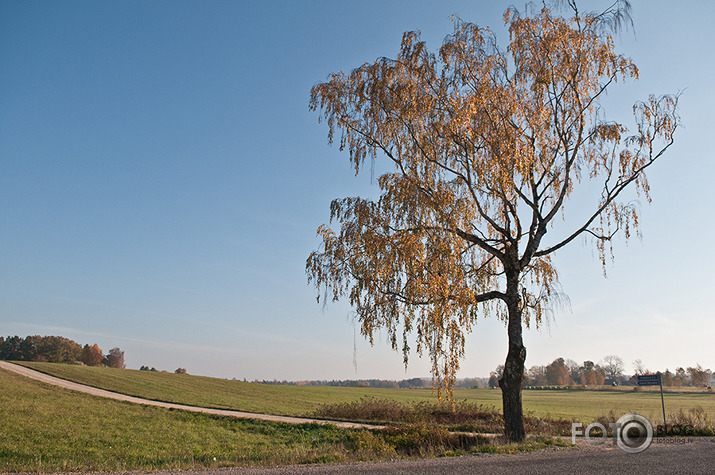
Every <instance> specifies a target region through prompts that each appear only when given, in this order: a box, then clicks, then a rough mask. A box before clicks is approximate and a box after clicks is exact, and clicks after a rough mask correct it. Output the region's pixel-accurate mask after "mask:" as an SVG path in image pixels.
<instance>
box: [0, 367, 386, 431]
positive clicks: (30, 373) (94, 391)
mask: <svg viewBox="0 0 715 475" xmlns="http://www.w3.org/2000/svg"><path fill="white" fill-rule="evenodd" d="M0 368H2V369H5V370H7V371H12V372H14V373H18V374H21V375H23V376H26V377H28V378H32V379H35V380H37V381H41V382H43V383H47V384H52V385H53V386H59V387H61V388H65V389H70V390H72V391H78V392H81V393H86V394H91V395H93V396H99V397H104V398H108V399H114V400H117V401H125V402H131V403H134V404H142V405H144V406H157V407H164V408H167V409H179V410H182V411H190V412H201V413H204V414H216V415H220V416H230V417H239V418H242V419H260V420H264V421H273V422H287V423H289V424H306V423H311V422H315V423H318V424H333V425H335V426H337V427H343V428H348V429H360V428H366V429H379V428H381V427H382V426H375V425H369V424H358V423H354V422H339V421H325V420H320V419H305V418H301V417H288V416H274V415H270V414H256V413H252V412H241V411H231V410H226V409H211V408H206V407H196V406H187V405H184V404H174V403H169V402H161V401H153V400H151V399H144V398H140V397H134V396H127V395H126V394H120V393H115V392H112V391H106V390H104V389H98V388H94V387H91V386H85V385H84V384H79V383H74V382H72V381H67V380H65V379H60V378H55V377H54V376H50V375H48V374H45V373H40V372H39V371H35V370H32V369H30V368H26V367H24V366H20V365H16V364H12V363H9V362H7V361H0Z"/></svg>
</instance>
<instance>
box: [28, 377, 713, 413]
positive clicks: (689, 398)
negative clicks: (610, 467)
mask: <svg viewBox="0 0 715 475" xmlns="http://www.w3.org/2000/svg"><path fill="white" fill-rule="evenodd" d="M23 364H24V365H25V366H28V367H31V368H34V369H37V370H39V371H42V372H45V373H48V374H51V375H53V376H57V377H60V378H64V379H69V380H71V381H75V382H79V383H84V384H88V385H90V386H96V387H99V388H102V389H107V390H111V391H116V392H120V393H125V394H130V395H133V396H140V397H145V398H149V399H155V400H160V401H167V402H176V403H183V404H189V405H194V406H205V407H215V408H221V409H236V410H241V411H249V412H259V413H266V414H279V415H293V416H306V415H310V414H312V413H313V412H314V411H315V410H316V409H317V408H318V407H319V406H320V405H322V404H334V403H342V402H353V401H357V400H359V399H361V398H364V397H372V398H378V399H390V400H395V401H398V402H403V403H409V402H413V401H434V400H435V399H436V397H435V396H434V395H433V394H432V392H431V391H430V390H428V389H377V388H338V387H326V386H273V385H265V384H256V383H244V382H240V381H229V380H223V379H216V378H207V377H201V376H192V375H177V374H173V373H157V372H149V371H136V370H120V369H111V368H97V367H86V366H73V365H60V364H52V363H23ZM454 396H455V399H456V400H466V401H468V402H471V403H476V404H483V405H486V406H494V407H495V408H497V409H500V408H501V392H500V391H499V390H497V389H457V390H455V391H454ZM523 401H524V410H525V412H527V413H529V414H531V415H534V416H537V417H551V418H556V419H568V420H575V421H578V422H583V423H588V422H592V421H594V420H596V419H597V418H599V417H603V416H606V415H608V414H610V413H611V411H612V412H613V413H615V414H617V415H622V414H626V413H630V412H637V413H639V414H643V415H644V416H646V417H649V418H650V419H651V420H652V421H653V422H655V423H660V422H661V420H662V409H661V402H660V394H659V393H657V392H652V391H647V392H634V391H632V390H631V391H623V390H614V391H588V390H567V391H553V390H527V391H524V392H523ZM665 404H666V412H667V413H669V414H670V413H677V412H679V411H680V410H684V411H688V410H689V409H692V408H695V407H701V408H702V409H703V410H704V412H705V414H707V416H708V417H709V419H710V420H715V393H712V392H710V393H707V392H699V393H694V392H688V393H668V394H666V395H665Z"/></svg>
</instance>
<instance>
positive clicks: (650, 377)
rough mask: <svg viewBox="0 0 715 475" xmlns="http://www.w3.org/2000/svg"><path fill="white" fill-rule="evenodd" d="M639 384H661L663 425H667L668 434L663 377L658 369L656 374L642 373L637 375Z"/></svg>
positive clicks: (666, 431) (666, 426)
mask: <svg viewBox="0 0 715 475" xmlns="http://www.w3.org/2000/svg"><path fill="white" fill-rule="evenodd" d="M637 379H638V386H655V385H656V384H657V385H659V386H660V404H661V406H662V407H663V427H665V433H666V434H668V422H667V421H666V420H665V400H664V399H663V379H662V376H661V374H660V371H658V372H657V373H656V374H641V375H640V376H637Z"/></svg>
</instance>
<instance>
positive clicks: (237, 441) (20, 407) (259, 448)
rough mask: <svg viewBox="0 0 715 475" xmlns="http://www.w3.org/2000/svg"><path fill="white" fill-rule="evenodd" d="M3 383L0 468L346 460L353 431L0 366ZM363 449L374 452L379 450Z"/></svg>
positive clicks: (157, 466) (165, 466)
mask: <svg viewBox="0 0 715 475" xmlns="http://www.w3.org/2000/svg"><path fill="white" fill-rule="evenodd" d="M0 387H2V391H0V472H13V471H27V470H30V471H57V470H63V471H65V470H67V471H75V470H82V471H88V470H128V469H176V468H204V467H221V466H233V465H246V466H250V465H279V464H287V463H309V462H320V461H333V460H350V458H351V457H350V456H349V451H348V450H347V449H346V447H345V443H344V441H345V440H348V439H349V438H350V437H351V435H354V434H357V433H358V432H356V431H345V430H339V429H336V428H334V427H332V426H331V427H326V426H319V425H315V424H302V425H291V424H277V423H269V422H262V421H254V420H246V419H235V418H226V417H216V416H209V415H204V414H195V413H190V412H184V411H171V410H167V409H161V408H155V407H146V406H139V405H133V404H128V403H122V402H117V401H111V400H108V399H103V398H97V397H93V396H89V395H86V394H81V393H76V392H72V391H68V390H64V389H61V388H56V387H52V386H49V385H45V384H43V383H39V382H37V381H33V380H31V379H28V378H25V377H23V376H20V375H17V374H14V373H10V372H7V371H4V370H0ZM361 455H362V456H363V457H365V458H368V459H370V458H379V451H378V453H373V454H364V453H363V454H361Z"/></svg>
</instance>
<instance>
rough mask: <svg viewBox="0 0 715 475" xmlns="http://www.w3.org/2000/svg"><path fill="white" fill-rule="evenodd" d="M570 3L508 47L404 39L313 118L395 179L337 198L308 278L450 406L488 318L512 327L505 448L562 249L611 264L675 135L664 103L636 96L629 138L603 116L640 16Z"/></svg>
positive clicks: (620, 7)
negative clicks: (620, 34) (429, 374)
mask: <svg viewBox="0 0 715 475" xmlns="http://www.w3.org/2000/svg"><path fill="white" fill-rule="evenodd" d="M565 5H566V7H567V8H565V11H566V13H565V14H560V13H559V12H558V11H557V8H556V7H557V6H558V5H557V6H556V7H554V9H553V11H552V9H550V8H549V6H548V5H544V6H543V7H542V8H540V9H539V8H531V9H529V10H528V11H527V12H525V13H519V12H518V11H517V10H515V9H514V8H511V9H509V10H507V11H506V12H505V14H504V22H505V25H506V26H507V27H508V30H509V44H508V46H507V47H506V49H503V48H501V47H500V46H499V45H498V44H497V41H496V38H495V36H494V34H493V33H492V32H491V31H490V30H489V29H487V28H482V27H479V26H477V25H475V24H472V23H468V22H465V21H462V20H460V19H455V21H454V25H455V29H454V33H453V34H452V35H450V36H448V37H447V38H446V39H445V41H444V44H443V45H442V47H441V48H440V49H439V51H438V53H433V52H430V51H429V50H428V49H427V47H426V45H425V43H424V42H423V41H421V39H420V36H419V33H416V32H408V33H405V34H404V36H403V39H402V44H401V47H400V51H399V53H398V55H397V57H396V58H395V59H387V58H380V59H378V60H376V61H375V62H374V63H366V64H363V65H362V66H360V67H358V68H357V69H355V70H353V71H352V72H350V73H348V74H345V73H337V74H332V75H330V76H329V77H328V79H327V81H326V82H323V83H319V84H317V85H315V86H314V87H313V88H312V90H311V100H310V107H311V108H312V109H314V110H319V111H320V112H321V120H324V121H325V122H327V126H328V140H329V142H332V141H333V140H334V138H335V137H336V134H337V137H338V140H339V144H340V149H341V150H344V149H347V151H348V152H349V158H350V161H351V163H352V165H353V166H354V168H355V172H356V173H358V172H359V171H360V170H361V169H362V168H363V165H364V164H365V161H366V160H374V159H387V160H389V161H391V162H392V164H393V165H394V169H393V171H392V172H389V173H385V174H383V175H381V176H379V177H378V179H377V183H378V185H379V187H380V190H381V195H380V197H379V199H377V200H369V199H362V198H359V197H354V198H344V199H336V200H334V201H333V202H332V203H331V205H330V219H331V223H335V224H337V225H338V226H337V227H334V228H331V227H330V226H327V225H323V226H320V227H319V228H318V234H319V236H320V237H321V238H322V245H321V248H320V249H319V250H318V251H315V252H313V253H312V254H311V255H310V256H309V258H308V260H307V263H306V271H307V274H308V278H309V280H310V281H311V282H312V283H314V284H315V286H316V287H317V288H318V291H319V295H320V294H323V298H328V299H332V300H338V299H340V298H341V297H347V298H348V300H349V302H350V304H351V305H352V306H353V307H354V309H355V311H356V314H357V318H358V320H359V322H360V325H361V332H362V334H363V335H364V336H365V337H366V338H367V339H368V340H369V341H370V343H373V339H374V336H375V334H376V332H378V331H380V330H381V329H382V330H386V331H387V334H388V335H389V338H390V341H391V344H392V346H393V348H395V349H396V350H399V349H401V350H402V352H403V354H404V359H405V364H407V358H408V354H409V352H410V350H411V348H410V345H414V344H415V342H416V348H415V349H416V351H417V352H418V354H420V355H422V354H424V353H426V354H428V355H429V357H430V359H431V362H432V371H433V375H434V376H435V378H436V385H437V388H438V389H439V390H440V392H441V393H442V391H443V390H445V389H446V390H447V394H448V395H449V390H450V388H451V386H452V385H453V384H454V382H455V378H456V374H457V370H458V369H459V363H460V360H462V359H463V358H464V356H465V335H466V334H467V333H468V332H470V331H472V330H473V327H474V325H475V324H476V321H477V318H478V316H479V315H487V316H488V315H494V316H496V317H498V318H501V319H502V320H503V321H504V322H505V325H506V329H507V336H508V350H507V356H506V361H505V364H504V373H503V376H502V377H501V379H500V380H499V386H500V387H501V390H502V399H503V411H504V420H505V435H506V437H507V439H508V440H511V441H521V440H523V439H524V437H525V430H524V422H523V412H522V399H521V390H522V380H523V375H524V361H525V359H526V348H525V346H524V340H523V336H522V331H523V328H524V327H527V328H528V327H530V326H538V325H539V324H540V323H541V322H542V319H543V318H544V315H545V312H546V311H547V310H548V309H549V308H550V306H551V305H552V304H553V303H554V299H555V297H556V296H557V292H556V290H557V289H558V274H557V271H556V269H555V268H554V266H553V265H552V259H551V257H552V254H553V253H554V252H556V251H558V250H559V249H561V248H563V247H564V246H566V245H567V244H569V243H571V242H572V241H574V240H575V239H576V238H578V237H580V236H590V237H592V238H593V241H594V242H595V245H596V246H597V248H598V250H599V254H600V256H601V259H602V260H603V262H604V265H605V262H606V259H607V256H608V255H609V253H610V252H611V251H610V246H611V240H612V239H613V238H614V236H616V235H617V234H621V235H623V236H624V238H625V239H628V238H630V237H631V236H632V235H634V234H635V233H637V232H638V209H637V208H636V207H634V206H632V205H630V204H629V203H628V202H625V201H624V196H623V195H625V194H624V193H623V192H624V190H627V189H629V188H630V189H633V190H634V191H635V192H637V193H638V194H639V195H640V196H641V197H643V198H644V199H645V200H647V201H648V202H650V194H649V191H650V190H649V187H648V181H647V179H646V174H645V171H646V169H648V167H650V166H651V165H652V164H653V163H654V162H655V161H656V160H658V159H659V158H660V157H661V156H662V155H663V153H664V152H665V151H666V150H667V149H668V148H669V147H670V146H671V144H672V143H673V133H674V132H675V130H676V128H677V127H678V124H679V118H678V115H677V110H676V109H677V96H671V95H663V96H658V97H656V96H654V95H651V96H650V97H648V98H646V99H645V100H643V101H640V102H636V103H635V105H634V106H633V116H634V125H633V126H632V127H631V128H630V129H628V128H626V126H625V125H623V124H621V123H617V122H612V121H607V120H606V119H605V117H604V113H603V111H602V109H601V106H600V102H601V98H602V97H603V96H604V94H605V93H606V91H607V90H608V89H609V88H610V87H612V86H614V85H616V84H617V83H620V82H623V81H625V80H631V79H637V78H638V69H637V67H636V65H635V64H634V63H633V61H632V60H631V59H629V58H627V57H625V56H623V55H621V54H618V53H616V52H615V48H614V41H613V34H614V31H616V30H617V29H618V27H619V25H620V24H622V22H624V21H629V18H630V17H629V16H628V10H629V8H630V6H629V5H628V3H627V2H621V1H617V2H616V3H615V4H614V5H613V6H612V7H610V8H609V9H607V10H605V11H603V12H601V13H584V14H582V13H581V12H579V10H578V8H577V7H576V4H575V3H573V2H572V1H569V2H567V3H566V4H565ZM594 184H595V185H594ZM594 186H597V187H598V189H599V190H600V193H597V194H596V195H595V196H594V198H593V202H592V209H591V211H590V212H589V213H587V214H585V215H583V216H580V217H579V216H573V215H572V213H569V207H568V206H567V204H568V198H569V196H570V195H571V194H572V193H573V191H574V190H575V189H579V187H584V189H585V190H592V189H593V187H594ZM564 218H565V219H564ZM574 223H576V224H574ZM554 227H556V228H557V229H558V232H552V234H555V235H557V236H555V238H553V239H547V238H546V236H547V233H548V232H550V231H551V229H552V228H554ZM318 298H319V299H320V296H319V297H318Z"/></svg>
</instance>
